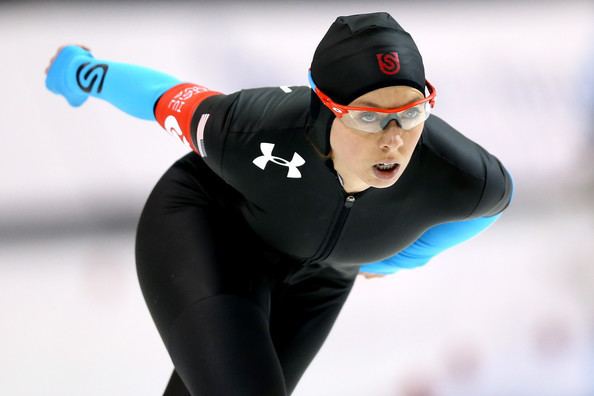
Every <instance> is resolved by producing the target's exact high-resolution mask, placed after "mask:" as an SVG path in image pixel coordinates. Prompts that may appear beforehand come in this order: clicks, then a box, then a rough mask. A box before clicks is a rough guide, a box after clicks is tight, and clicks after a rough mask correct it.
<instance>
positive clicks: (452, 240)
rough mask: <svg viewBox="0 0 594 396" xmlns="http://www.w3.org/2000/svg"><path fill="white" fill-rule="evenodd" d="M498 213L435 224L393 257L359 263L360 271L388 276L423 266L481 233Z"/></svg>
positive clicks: (493, 221)
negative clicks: (360, 264) (405, 269)
mask: <svg viewBox="0 0 594 396" xmlns="http://www.w3.org/2000/svg"><path fill="white" fill-rule="evenodd" d="M500 216H501V215H496V216H491V217H481V218H477V219H472V220H466V221H457V222H452V223H444V224H439V225H436V226H434V227H432V228H430V229H429V230H427V231H426V232H425V233H424V234H423V235H421V236H420V237H419V239H417V240H416V241H415V242H414V243H412V244H411V245H409V246H408V247H407V248H405V249H404V250H402V251H400V252H399V253H398V254H396V255H395V256H392V257H389V258H387V259H385V260H382V261H377V262H374V263H369V264H364V265H362V266H361V272H368V273H373V274H382V275H389V274H393V273H395V272H396V271H398V270H400V269H403V268H416V267H419V266H422V265H424V264H426V263H427V262H429V260H431V258H433V257H434V256H436V255H437V254H439V253H441V252H443V251H444V250H447V249H449V248H451V247H453V246H456V245H458V244H460V243H462V242H464V241H467V240H468V239H470V238H472V237H474V236H476V235H478V234H480V233H481V232H482V231H484V230H486V229H487V228H489V227H490V226H491V225H492V224H493V223H495V221H497V219H498V218H499V217H500Z"/></svg>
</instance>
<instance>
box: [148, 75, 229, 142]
mask: <svg viewBox="0 0 594 396" xmlns="http://www.w3.org/2000/svg"><path fill="white" fill-rule="evenodd" d="M213 95H221V92H216V91H211V90H210V89H208V88H206V87H203V86H201V85H196V84H189V83H184V84H179V85H176V86H174V87H173V88H171V89H169V90H168V91H167V92H165V93H164V94H163V95H162V96H161V98H160V99H159V101H158V102H157V106H156V107H155V118H156V119H157V122H158V123H159V124H160V125H161V126H162V127H163V128H165V130H166V131H167V132H169V133H170V134H172V135H174V136H177V137H178V138H179V139H180V140H181V141H182V142H183V143H184V144H185V145H186V146H188V147H189V148H191V149H192V150H194V151H195V152H197V153H198V154H200V152H199V150H198V149H197V148H196V146H195V144H194V142H193V141H192V134H191V131H190V129H191V124H192V116H193V115H194V112H195V111H196V109H197V108H198V106H199V105H200V103H202V101H203V100H204V99H206V98H208V97H210V96H213Z"/></svg>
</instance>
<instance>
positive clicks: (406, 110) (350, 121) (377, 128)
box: [308, 70, 437, 133]
mask: <svg viewBox="0 0 594 396" xmlns="http://www.w3.org/2000/svg"><path fill="white" fill-rule="evenodd" d="M308 77H309V84H310V86H311V89H313V91H314V92H315V93H316V95H317V96H318V98H320V100H321V101H322V103H323V104H324V105H325V106H326V107H327V108H329V109H330V111H332V113H334V115H335V116H336V118H338V119H339V120H340V121H341V122H342V123H343V124H345V125H346V126H347V127H349V128H353V129H357V130H359V131H363V132H370V133H377V132H381V131H383V130H384V129H385V128H386V127H387V126H388V124H389V123H390V121H392V120H394V121H396V124H398V126H399V127H400V128H402V129H404V130H410V129H413V128H414V127H416V126H417V125H419V124H421V123H422V122H424V121H425V120H427V118H428V117H429V114H431V110H432V109H433V107H435V96H436V95H437V91H436V90H435V87H433V85H431V83H430V82H429V81H427V80H425V84H426V85H427V90H428V91H429V96H427V97H426V98H424V99H420V100H417V101H415V102H412V103H409V104H407V105H404V106H400V107H397V108H394V109H382V108H378V107H357V106H345V105H340V104H338V103H335V102H334V101H333V100H332V99H330V97H329V96H328V95H326V94H325V93H323V92H322V91H320V89H319V88H318V87H317V86H316V83H315V82H314V80H313V78H312V76H311V70H310V71H309V73H308Z"/></svg>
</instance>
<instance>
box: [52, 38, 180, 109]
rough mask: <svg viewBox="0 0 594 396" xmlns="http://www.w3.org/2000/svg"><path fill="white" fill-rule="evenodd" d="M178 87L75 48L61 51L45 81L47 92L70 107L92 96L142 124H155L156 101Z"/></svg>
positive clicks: (172, 80)
mask: <svg viewBox="0 0 594 396" xmlns="http://www.w3.org/2000/svg"><path fill="white" fill-rule="evenodd" d="M179 83H180V80H178V79H177V78H175V77H173V76H170V75H168V74H165V73H162V72H158V71H155V70H151V69H148V68H145V67H142V66H136V65H130V64H125V63H119V62H111V61H105V60H99V59H95V58H94V57H93V56H92V55H91V53H90V52H88V51H86V50H84V49H82V48H80V47H77V46H68V47H65V48H63V49H62V51H60V53H59V54H58V56H57V57H56V60H55V62H54V63H53V64H52V65H51V67H50V69H49V70H48V75H47V79H46V86H47V88H48V89H49V90H50V91H52V92H54V93H56V94H61V95H63V96H64V97H65V98H66V100H67V101H68V102H69V103H70V104H71V105H72V106H80V105H81V104H83V103H84V102H85V101H86V100H87V99H88V97H89V96H93V97H96V98H99V99H102V100H105V101H107V102H109V103H111V104H112V105H114V106H116V107H117V108H119V109H120V110H122V111H124V112H126V113H128V114H130V115H132V116H135V117H138V118H142V119H145V120H155V115H154V108H155V105H156V103H157V100H158V99H159V98H160V97H161V95H163V93H165V92H166V91H167V90H169V89H171V88H172V87H173V86H175V85H177V84H179Z"/></svg>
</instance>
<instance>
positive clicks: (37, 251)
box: [0, 1, 594, 396]
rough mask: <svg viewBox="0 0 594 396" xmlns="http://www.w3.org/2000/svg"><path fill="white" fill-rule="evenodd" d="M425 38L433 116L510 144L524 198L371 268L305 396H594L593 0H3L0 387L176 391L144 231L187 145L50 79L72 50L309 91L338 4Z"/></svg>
mask: <svg viewBox="0 0 594 396" xmlns="http://www.w3.org/2000/svg"><path fill="white" fill-rule="evenodd" d="M371 11H388V12H390V13H391V14H392V15H393V16H394V17H395V19H396V20H397V21H399V23H400V24H401V25H402V26H403V27H404V28H405V29H406V30H407V31H409V32H410V33H411V34H412V36H413V37H414V38H415V40H416V42H417V45H418V47H419V49H420V50H421V52H422V54H423V56H424V61H425V68H426V75H427V77H428V79H429V80H430V81H431V82H432V83H433V84H434V85H435V86H436V87H437V89H438V98H437V107H436V111H435V113H436V114H438V115H439V116H441V117H443V118H444V119H445V120H447V121H448V122H449V123H450V124H452V125H453V126H454V127H456V128H457V129H458V130H460V131H461V132H462V133H464V134H466V135H467V136H469V137H470V138H472V139H473V140H475V141H476V142H478V143H479V144H481V145H482V146H483V147H485V148H486V149H487V150H489V151H490V152H492V153H493V154H495V155H496V156H497V157H498V158H500V159H501V160H502V162H503V163H504V164H505V165H506V166H507V168H508V169H509V170H510V172H511V173H512V175H513V176H514V179H515V185H516V192H515V197H514V202H513V204H512V206H511V207H510V208H509V209H508V210H507V211H506V213H505V214H504V215H503V217H502V218H501V219H500V221H499V222H498V223H496V224H495V225H494V226H493V227H492V228H491V229H489V230H488V231H487V232H485V233H484V234H481V235H480V236H478V237H476V238H475V239H473V240H471V241H469V242H466V243H464V244H463V245H460V246H459V247H457V248H454V249H452V250H449V251H447V252H444V253H443V254H441V255H440V256H438V257H436V258H435V259H433V260H432V261H431V262H430V263H429V264H428V265H427V266H425V267H423V268H420V269H416V270H412V271H401V272H399V273H397V274H395V275H393V276H389V277H386V278H382V279H369V280H367V279H363V278H361V279H359V280H358V281H357V283H356V285H355V289H354V291H353V293H352V294H351V297H350V299H349V301H348V302H347V304H346V305H345V308H344V310H343V312H342V314H341V316H340V317H339V319H338V322H337V324H336V326H335V328H334V329H333V332H332V333H331V335H330V337H329V339H328V341H327V342H326V344H325V345H324V347H323V349H322V350H321V352H320V353H319V355H318V356H317V358H316V359H315V361H314V362H313V364H312V365H311V367H310V368H309V370H308V371H307V373H306V374H305V376H304V378H303V380H302V381H301V383H300V385H299V387H298V389H297V391H296V392H295V395H297V396H315V395H343V396H347V395H348V396H351V395H352V396H355V395H362V394H368V395H374V396H450V395H460V396H466V395H473V396H490V395H493V396H495V395H497V396H502V395H506V396H507V395H514V396H532V395H538V396H548V395H550V396H592V395H594V260H593V256H594V243H593V242H594V170H593V169H594V156H593V154H594V76H593V72H592V71H593V69H594V23H593V22H594V3H592V2H591V1H587V2H562V1H558V2H555V1H549V2H532V1H524V2H522V1H520V2H512V1H507V2H489V1H480V2H471V1H457V2H436V1H435V2H423V1H419V2H408V1H407V2H404V1H403V2H397V1H390V2H385V3H381V2H373V1H365V2H363V1H361V2H350V1H346V2H345V1H340V2H338V1H337V2H314V1H311V2H299V3H297V2H295V3H285V2H283V3H282V5H281V3H280V2H278V3H277V2H272V1H270V2H237V3H230V2H222V3H221V2H214V1H213V2H199V1H196V2H181V3H174V2H130V1H128V2H127V1H120V2H106V3H101V5H96V4H91V3H86V2H63V3H53V2H41V1H39V2H3V3H0V50H1V53H2V56H1V57H2V61H1V63H0V68H1V71H2V72H1V73H0V87H1V88H2V96H1V99H0V114H1V116H2V117H1V118H2V127H1V128H2V129H1V131H2V133H1V139H2V140H1V142H2V143H1V144H0V180H1V184H0V188H1V190H0V191H1V194H0V313H1V315H0V394H2V395H81V394H85V395H160V394H161V393H162V391H163V389H164V387H165V384H166V382H167V380H168V378H169V375H170V372H171V369H172V364H171V361H170V360H169V357H168V355H167V353H166V351H165V348H164V346H163V345H162V343H161V340H160V338H159V336H158V334H157V331H156V329H155V328H154V326H153V324H152V321H151V319H150V317H149V314H148V310H147V309H146V307H145V305H144V301H143V299H142V296H141V293H140V289H139V286H138V284H137V280H136V274H135V268H134V267H135V264H134V233H135V227H136V222H137V219H138V216H139V214H140V211H141V209H142V206H143V204H144V201H145V199H146V197H147V195H148V194H149V192H150V191H151V189H152V187H153V185H154V184H155V183H156V181H157V179H158V178H159V177H160V175H161V174H162V173H163V172H164V171H165V170H166V169H167V167H168V166H169V165H170V164H171V163H172V162H173V161H174V160H176V159H177V158H178V157H180V156H182V155H183V154H185V153H186V149H185V147H184V146H183V145H182V144H181V143H179V141H177V140H175V139H173V138H171V137H169V135H168V134H167V133H164V132H163V131H162V130H161V129H160V128H159V127H158V125H157V124H156V123H150V122H146V121H141V120H137V119H134V118H131V117H130V116H127V115H125V114H123V113H121V112H119V111H118V110H116V109H115V108H113V107H111V106H110V105H109V104H107V103H104V102H101V101H99V100H96V99H91V100H89V101H88V102H87V103H85V104H84V105H83V106H82V107H80V108H77V109H74V108H71V107H69V106H68V105H67V103H66V101H65V100H64V99H63V98H61V97H58V96H55V95H53V94H51V93H50V92H49V91H47V90H46V89H45V87H44V73H43V70H44V68H45V67H46V65H47V63H48V61H49V59H50V58H51V56H52V55H53V54H54V53H55V50H56V48H57V47H58V46H60V45H62V44H67V43H81V44H85V45H87V46H89V47H90V48H91V49H92V51H93V53H94V55H95V57H97V58H98V59H108V60H114V61H122V62H127V63H134V64H140V65H144V66H147V67H152V68H155V69H158V70H161V71H164V72H167V73H169V74H172V75H174V76H177V77H179V78H180V79H182V80H186V81H191V82H195V83H199V84H202V85H206V86H208V87H210V88H213V89H216V90H219V91H223V92H233V91H235V90H239V89H242V88H250V87H256V86H278V85H305V84H306V83H307V74H306V73H307V69H308V67H309V63H310V61H311V57H312V55H313V52H314V49H315V47H316V45H317V43H318V41H319V40H320V39H321V37H322V36H323V34H324V33H325V32H326V30H327V29H328V27H329V26H330V24H331V23H332V22H333V20H334V19H335V18H336V16H339V15H348V14H353V13H361V12H371Z"/></svg>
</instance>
